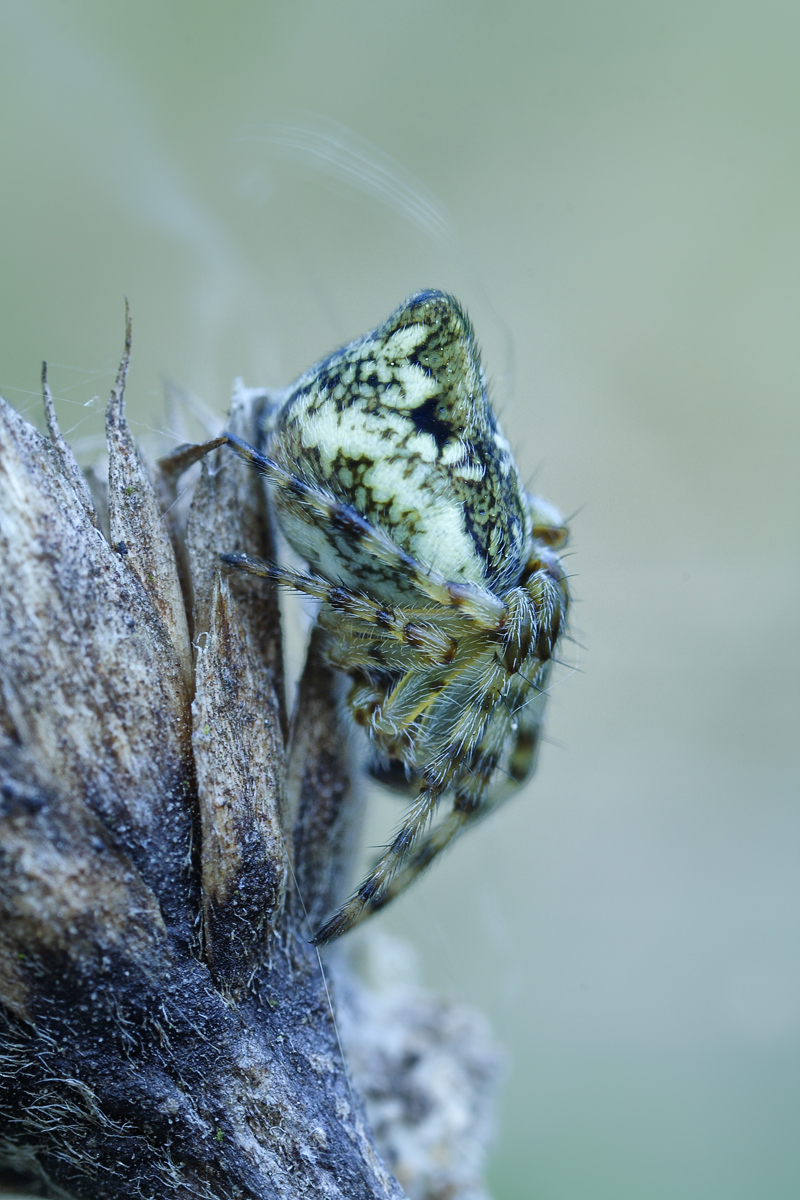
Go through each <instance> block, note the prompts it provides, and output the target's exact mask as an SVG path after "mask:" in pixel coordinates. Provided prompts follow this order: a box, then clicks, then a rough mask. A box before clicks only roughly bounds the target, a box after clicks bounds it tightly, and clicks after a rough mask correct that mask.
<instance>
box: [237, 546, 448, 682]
mask: <svg viewBox="0 0 800 1200" xmlns="http://www.w3.org/2000/svg"><path fill="white" fill-rule="evenodd" d="M220 558H221V559H222V561H223V562H224V563H225V564H226V565H227V566H229V567H235V568H236V569H237V570H240V571H247V572H248V573H249V574H251V575H260V576H261V577H262V578H264V579H271V580H272V581H273V582H274V583H280V584H283V585H284V586H285V587H291V588H294V590H295V591H297V592H302V593H303V594H304V595H306V596H311V597H313V598H314V599H316V600H322V601H324V602H325V603H326V604H328V605H329V606H330V608H331V609H332V610H333V612H334V613H342V614H343V615H344V616H346V617H349V618H350V619H351V620H353V621H358V622H361V623H362V624H363V626H364V633H365V634H368V635H369V636H371V637H375V636H376V635H378V636H383V637H386V638H390V639H392V640H394V641H397V642H399V643H401V644H402V645H404V646H407V647H408V648H409V649H411V650H415V651H417V652H418V653H419V654H420V655H422V656H423V657H424V658H428V659H430V660H431V661H432V662H435V663H442V664H448V663H451V662H452V661H453V659H454V658H455V656H456V652H457V650H458V642H457V640H456V639H455V638H454V637H451V636H450V635H449V634H447V633H446V632H444V630H443V629H442V628H441V626H440V624H438V623H437V622H435V621H431V620H425V619H424V617H423V619H421V620H416V621H414V620H412V619H411V616H410V614H409V613H408V612H407V611H406V610H405V609H399V608H395V607H394V606H392V605H386V604H381V602H380V601H379V600H374V599H372V597H370V596H365V595H363V594H360V593H359V592H354V591H352V590H351V589H350V588H346V587H341V586H337V585H336V584H333V583H329V582H328V580H327V579H324V578H323V577H322V576H321V575H311V574H307V573H306V572H304V571H294V570H292V569H291V568H290V567H281V566H278V565H277V564H275V563H268V562H264V560H263V559H259V558H252V557H251V556H250V555H249V554H221V555H220ZM422 611H423V612H424V611H425V610H422Z"/></svg>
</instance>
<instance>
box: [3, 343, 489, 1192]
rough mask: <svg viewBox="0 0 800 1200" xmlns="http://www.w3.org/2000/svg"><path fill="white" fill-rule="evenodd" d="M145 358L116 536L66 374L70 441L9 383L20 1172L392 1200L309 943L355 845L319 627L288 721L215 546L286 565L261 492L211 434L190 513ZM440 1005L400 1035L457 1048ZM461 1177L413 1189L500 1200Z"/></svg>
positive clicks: (9, 638) (10, 922)
mask: <svg viewBox="0 0 800 1200" xmlns="http://www.w3.org/2000/svg"><path fill="white" fill-rule="evenodd" d="M129 350H130V334H129V333H128V341H127V345H126V354H125V359H124V361H123V365H122V368H121V371H120V376H119V378H118V380H117V385H116V387H115V389H114V392H113V393H112V397H111V400H110V403H109V406H108V414H107V432H108V447H109V460H110V465H109V481H108V514H109V515H108V521H109V536H108V537H106V536H105V534H104V533H103V532H102V530H101V528H100V524H101V522H100V520H99V518H98V516H97V513H96V512H95V509H94V506H93V503H92V500H91V496H90V493H89V491H88V489H87V487H86V484H85V482H84V479H83V475H82V474H81V472H80V470H79V468H78V466H77V463H76V462H75V460H74V458H73V456H72V453H71V451H70V449H69V447H68V446H67V445H66V443H65V442H64V440H63V438H62V437H61V435H60V433H59V431H58V427H57V424H56V420H55V413H54V409H53V404H52V400H51V399H50V395H49V390H47V388H45V407H46V416H47V422H48V426H49V431H50V438H49V440H48V439H47V438H45V437H42V436H41V435H40V434H39V433H37V432H36V431H35V430H34V429H33V428H32V427H31V426H30V425H28V424H27V423H26V422H25V421H24V420H23V419H22V418H21V417H20V416H19V415H18V414H16V413H15V412H14V411H13V410H12V409H11V408H9V407H8V406H7V405H6V404H5V403H4V402H3V401H1V400H0V561H1V562H2V577H1V578H0V648H1V650H2V653H1V656H0V657H1V661H0V678H1V679H2V692H0V1163H2V1162H5V1163H6V1164H7V1165H10V1166H11V1167H12V1168H14V1169H16V1170H21V1171H24V1172H29V1173H31V1174H37V1175H39V1176H40V1177H42V1178H43V1179H45V1180H46V1181H47V1182H48V1186H50V1187H51V1188H53V1189H55V1190H56V1191H58V1193H59V1194H62V1195H67V1196H72V1197H86V1198H87V1200H88V1198H89V1197H92V1198H99V1197H103V1198H111V1197H128V1196H137V1197H152V1198H153V1200H165V1198H168V1197H187V1198H188V1197H193V1198H196V1197H208V1198H209V1200H210V1198H212V1197H213V1198H214V1200H216V1198H228V1197H231V1198H232V1197H242V1198H246V1197H252V1198H259V1200H265V1198H267V1197H269V1198H275V1200H278V1198H280V1200H283V1198H287V1200H288V1198H289V1197H301V1196H302V1197H317V1196H319V1197H322V1196H324V1197H330V1198H332V1200H334V1198H336V1197H341V1198H342V1200H344V1198H345V1197H346V1198H347V1200H360V1198H364V1200H366V1198H370V1200H371V1198H377V1197H395V1198H400V1197H402V1196H403V1194H404V1193H403V1192H402V1191H401V1189H400V1187H399V1185H398V1184H397V1182H396V1181H395V1180H394V1178H393V1177H392V1176H391V1175H390V1173H389V1171H388V1170H387V1168H386V1167H385V1166H384V1164H383V1161H382V1159H381V1157H380V1155H379V1153H378V1150H377V1148H376V1144H375V1142H374V1140H373V1135H372V1133H371V1132H370V1129H369V1126H368V1124H367V1120H366V1118H365V1115H364V1108H363V1106H362V1102H361V1100H360V1099H359V1097H358V1095H357V1094H356V1091H355V1087H354V1085H353V1083H352V1081H351V1080H350V1078H349V1077H348V1073H347V1070H346V1067H345V1064H344V1062H343V1060H342V1054H341V1048H340V1045H339V1039H338V1034H337V1030H336V1027H335V1024H334V1019H333V1012H332V1008H331V1003H330V999H329V994H328V990H327V988H326V983H325V979H324V978H323V975H322V973H321V969H320V962H319V958H318V955H317V953H316V951H315V950H314V949H313V947H312V946H311V945H310V944H309V942H308V940H307V938H308V923H307V922H308V918H309V916H310V918H311V919H312V921H315V922H318V921H319V920H320V919H321V918H322V917H323V916H324V915H325V913H326V912H328V911H330V908H331V906H332V905H333V904H334V903H335V902H336V901H338V899H339V898H340V897H341V894H342V891H343V888H344V887H345V884H346V879H347V873H348V868H349V863H350V858H351V856H352V853H353V847H354V844H355V834H354V831H355V828H356V825H357V819H358V801H357V799H355V798H354V789H353V787H352V764H351V761H350V757H349V753H348V749H347V745H348V738H347V736H346V732H345V730H344V729H343V727H342V725H341V719H342V718H341V710H340V703H339V699H340V698H339V695H338V689H339V687H340V682H339V680H338V679H337V678H336V677H335V675H334V673H333V672H332V671H331V670H330V668H329V667H328V666H327V665H326V664H325V661H324V658H323V656H322V646H321V643H320V635H318V634H315V636H314V637H313V638H312V644H311V648H310V652H309V659H308V663H307V667H306V671H305V674H304V676H303V678H302V679H301V682H300V686H299V698H298V703H297V706H296V712H295V715H294V718H293V722H292V729H291V732H290V731H289V728H288V724H289V723H288V721H287V716H286V712H285V704H284V694H283V693H284V685H283V668H282V658H281V636H280V623H279V608H278V602H277V597H276V595H275V593H274V591H272V590H270V587H269V586H268V585H266V584H265V583H264V582H263V581H260V580H259V581H256V580H254V579H252V578H249V577H247V576H243V575H241V574H238V573H237V574H236V575H235V577H231V578H228V577H226V576H224V575H222V574H221V573H220V570H219V565H218V563H219V560H218V553H219V551H220V550H221V549H225V550H227V551H229V552H237V551H247V552H249V553H255V554H260V555H261V556H262V557H270V556H271V554H272V540H271V530H270V523H269V518H268V513H267V509H266V505H265V498H264V494H263V491H262V489H261V486H260V482H259V480H258V479H257V477H256V476H255V475H254V474H253V473H251V472H249V471H248V470H247V468H246V467H245V466H244V465H243V464H242V463H241V462H240V461H239V460H238V459H236V458H235V456H233V455H231V454H229V453H228V452H227V451H225V450H220V451H216V452H214V453H213V454H211V455H209V456H208V457H207V458H206V459H204V460H203V462H202V466H201V478H200V482H199V484H198V485H197V487H196V490H195V494H194V499H193V502H192V506H191V510H190V512H189V517H188V522H187V526H186V529H185V530H181V529H180V528H178V527H177V523H176V522H175V520H174V519H173V517H172V514H170V513H169V512H168V509H169V502H170V497H171V496H172V495H173V494H174V492H173V490H172V489H173V483H174V481H173V480H171V479H170V478H168V477H162V476H155V475H152V474H151V472H150V470H149V469H148V468H147V467H146V465H145V464H144V462H143V460H142V459H141V457H140V455H139V452H138V450H137V448H136V446H135V444H134V442H133V440H132V438H131V436H130V433H129V431H128V428H127V424H126V421H125V415H124V385H125V373H126V370H127V362H128V356H129ZM251 400H252V396H251V395H250V394H248V393H244V392H240V393H238V395H237V396H236V397H235V399H234V405H233V409H232V412H231V417H230V427H231V428H232V429H233V430H234V431H235V432H236V433H239V434H240V435H241V436H243V437H248V438H251V439H252V438H253V437H254V432H255V431H254V428H253V423H254V413H253V406H252V404H251ZM190 457H191V456H190ZM187 461H189V459H187ZM287 747H288V749H287ZM340 970H343V967H342V968H340ZM354 986H355V985H354V984H347V983H346V982H345V983H344V984H343V987H344V990H345V991H347V990H348V988H352V987H354ZM416 1003H417V1004H418V1005H419V1003H420V1001H419V999H417V1001H416ZM406 1008H407V1009H408V1012H410V1011H412V1008H413V1006H411V1007H409V1006H406ZM398 1011H399V1010H398ZM433 1011H434V1010H433V1009H431V1008H430V1007H429V1008H428V1009H426V1010H425V1014H426V1015H425V1016H424V1017H420V1018H419V1021H418V1024H417V1025H416V1026H414V1027H413V1029H411V1026H409V1030H411V1032H409V1030H406V1033H405V1034H404V1035H398V1029H397V1028H395V1029H394V1030H393V1031H392V1030H390V1029H389V1027H388V1026H387V1030H386V1045H387V1047H388V1046H389V1045H390V1044H392V1045H394V1047H395V1050H396V1049H397V1047H398V1046H399V1045H402V1044H403V1041H402V1037H403V1036H407V1037H412V1038H413V1037H417V1041H418V1042H419V1045H420V1047H423V1044H424V1045H425V1046H428V1047H429V1048H431V1047H440V1044H444V1040H446V1038H445V1034H444V1033H443V1032H442V1030H443V1029H444V1025H443V1024H442V1021H443V1020H444V1018H443V1017H441V1013H440V1018H437V1019H438V1020H439V1024H438V1025H437V1024H436V1021H434V1019H433V1016H432V1015H431V1014H432V1013H433ZM439 1011H440V1010H439V1009H437V1010H436V1012H439ZM447 1011H448V1012H449V1011H450V1010H447ZM441 1012H444V1010H443V1009H442V1010H441ZM364 1019H365V1020H366V1018H364ZM393 1019H394V1020H395V1023H396V1024H397V1022H402V1021H406V1022H408V1021H409V1020H410V1017H408V1016H407V1015H402V1016H400V1015H398V1016H397V1017H395V1018H393ZM415 1019H416V1018H415ZM425 1022H427V1025H426V1024H425ZM445 1024H446V1022H445ZM423 1026H424V1028H425V1029H428V1027H430V1029H434V1028H436V1029H437V1030H438V1032H437V1033H436V1034H435V1035H434V1034H426V1036H427V1038H428V1040H427V1042H425V1038H424V1037H422V1035H421V1034H420V1030H421V1029H422V1028H423ZM462 1032H463V1031H462ZM447 1036H450V1035H447ZM470 1036H471V1035H470ZM459 1037H461V1034H459ZM453 1038H455V1040H454V1041H453ZM453 1038H451V1041H453V1046H452V1054H453V1056H454V1061H458V1062H459V1063H460V1062H462V1061H463V1062H467V1060H469V1053H470V1051H469V1048H468V1044H471V1043H469V1037H468V1036H467V1035H464V1036H463V1037H462V1040H461V1042H459V1041H458V1038H457V1037H455V1035H453ZM352 1039H353V1045H355V1046H356V1051H357V1053H356V1057H359V1055H360V1058H361V1060H362V1062H363V1063H366V1062H367V1060H369V1061H373V1062H374V1061H377V1060H376V1059H375V1055H376V1054H378V1057H379V1058H380V1061H381V1063H382V1064H384V1066H385V1064H387V1063H390V1062H391V1061H394V1060H392V1059H391V1054H390V1053H389V1051H388V1050H387V1052H386V1055H384V1056H383V1057H381V1055H382V1054H383V1051H382V1050H381V1049H380V1046H381V1043H380V1035H379V1034H375V1036H374V1037H373V1041H374V1042H375V1046H374V1047H373V1048H372V1049H371V1050H370V1051H369V1052H368V1051H367V1050H366V1049H365V1048H364V1044H362V1045H361V1049H360V1050H359V1049H358V1046H359V1043H358V1035H357V1033H353V1034H352ZM392 1039H394V1041H392ZM473 1040H474V1039H473ZM376 1047H377V1049H376ZM465 1047H467V1049H466V1050H465ZM473 1049H474V1046H473ZM370 1054H372V1059H370ZM387 1056H388V1057H387ZM422 1058H424V1050H423V1049H420V1050H419V1054H418V1058H417V1059H416V1060H415V1062H417V1061H419V1060H420V1059H422ZM478 1059H480V1055H479V1054H478V1058H477V1059H476V1060H475V1061H476V1062H477V1061H478ZM481 1061H483V1060H481ZM484 1066H485V1070H484V1069H483V1067H481V1066H480V1064H479V1065H478V1066H476V1067H475V1069H474V1070H473V1072H472V1074H473V1076H474V1080H473V1083H472V1084H471V1083H469V1081H467V1082H465V1084H464V1089H465V1092H468V1091H469V1088H470V1087H473V1091H474V1094H475V1096H478V1094H479V1093H480V1091H481V1088H483V1090H484V1091H485V1088H486V1080H488V1078H489V1076H490V1075H491V1074H492V1069H491V1064H490V1063H489V1060H488V1059H486V1062H485V1063H484ZM382 1069H383V1067H382ZM409 1069H410V1068H409V1067H408V1066H407V1065H402V1064H401V1063H400V1060H399V1059H398V1060H397V1063H396V1064H395V1066H394V1067H393V1068H392V1070H393V1071H394V1076H392V1072H391V1071H390V1070H389V1067H388V1066H385V1070H384V1074H383V1076H382V1077H381V1078H382V1082H381V1087H385V1086H386V1079H387V1078H389V1077H390V1076H392V1078H394V1077H396V1078H398V1079H399V1078H400V1076H401V1075H402V1072H403V1071H406V1072H408V1070H409ZM482 1070H483V1075H481V1071H482ZM362 1076H363V1078H364V1082H365V1086H366V1088H367V1091H368V1092H369V1090H370V1083H369V1078H368V1076H369V1067H368V1066H362ZM484 1077H485V1078H484ZM420 1078H421V1077H420ZM481 1080H483V1082H481ZM420 1088H423V1084H422V1083H420ZM462 1100H463V1097H462ZM399 1103H400V1102H399ZM436 1103H437V1101H435V1100H431V1101H430V1104H431V1105H434V1106H435V1104H436ZM429 1107H430V1106H429ZM462 1107H463V1104H462ZM400 1108H401V1109H402V1103H400ZM426 1111H427V1110H426ZM481 1111H482V1110H481ZM387 1120H388V1124H386V1122H384V1125H385V1130H384V1144H385V1146H387V1147H389V1149H390V1151H391V1137H392V1128H393V1126H392V1120H394V1122H395V1124H394V1127H396V1126H397V1120H396V1119H395V1118H392V1119H391V1120H389V1119H388V1118H387ZM460 1136H466V1135H465V1134H464V1131H463V1130H462V1131H461V1132H460V1133H458V1134H457V1135H456V1134H454V1135H453V1138H452V1139H451V1143H452V1144H451V1145H450V1149H451V1150H452V1151H453V1154H454V1156H455V1157H456V1158H458V1155H459V1152H458V1137H460ZM440 1140H441V1138H440ZM406 1143H407V1144H411V1143H410V1142H408V1139H406ZM424 1153H425V1152H424V1151H423V1150H422V1149H421V1150H420V1154H421V1155H422V1156H423V1157H424ZM436 1155H438V1158H439V1160H440V1161H441V1159H442V1150H441V1147H439V1148H437V1149H436ZM398 1161H399V1160H398ZM401 1166H402V1164H401ZM415 1169H416V1168H414V1170H415ZM412 1176H413V1170H412V1168H411V1167H408V1168H407V1170H406V1178H407V1180H412ZM420 1178H421V1176H420ZM426 1178H427V1177H426ZM448 1178H449V1177H448ZM454 1178H455V1177H454ZM440 1183H441V1180H440ZM445 1183H446V1181H445ZM431 1186H433V1185H431ZM436 1186H437V1187H439V1185H438V1184H437V1185H436ZM443 1186H444V1185H443ZM447 1186H449V1187H450V1190H449V1191H447V1192H446V1193H445V1191H441V1190H439V1191H436V1190H426V1188H427V1185H425V1187H423V1186H422V1185H421V1184H420V1186H419V1187H417V1188H416V1191H415V1194H416V1195H419V1196H431V1197H432V1196H434V1195H445V1194H447V1195H449V1196H450V1195H452V1196H465V1197H466V1196H467V1195H470V1196H477V1195H478V1194H479V1193H478V1191H476V1190H474V1188H473V1190H469V1189H467V1190H466V1191H464V1190H460V1189H459V1187H458V1186H455V1185H453V1184H452V1180H451V1184H450V1185H447Z"/></svg>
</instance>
